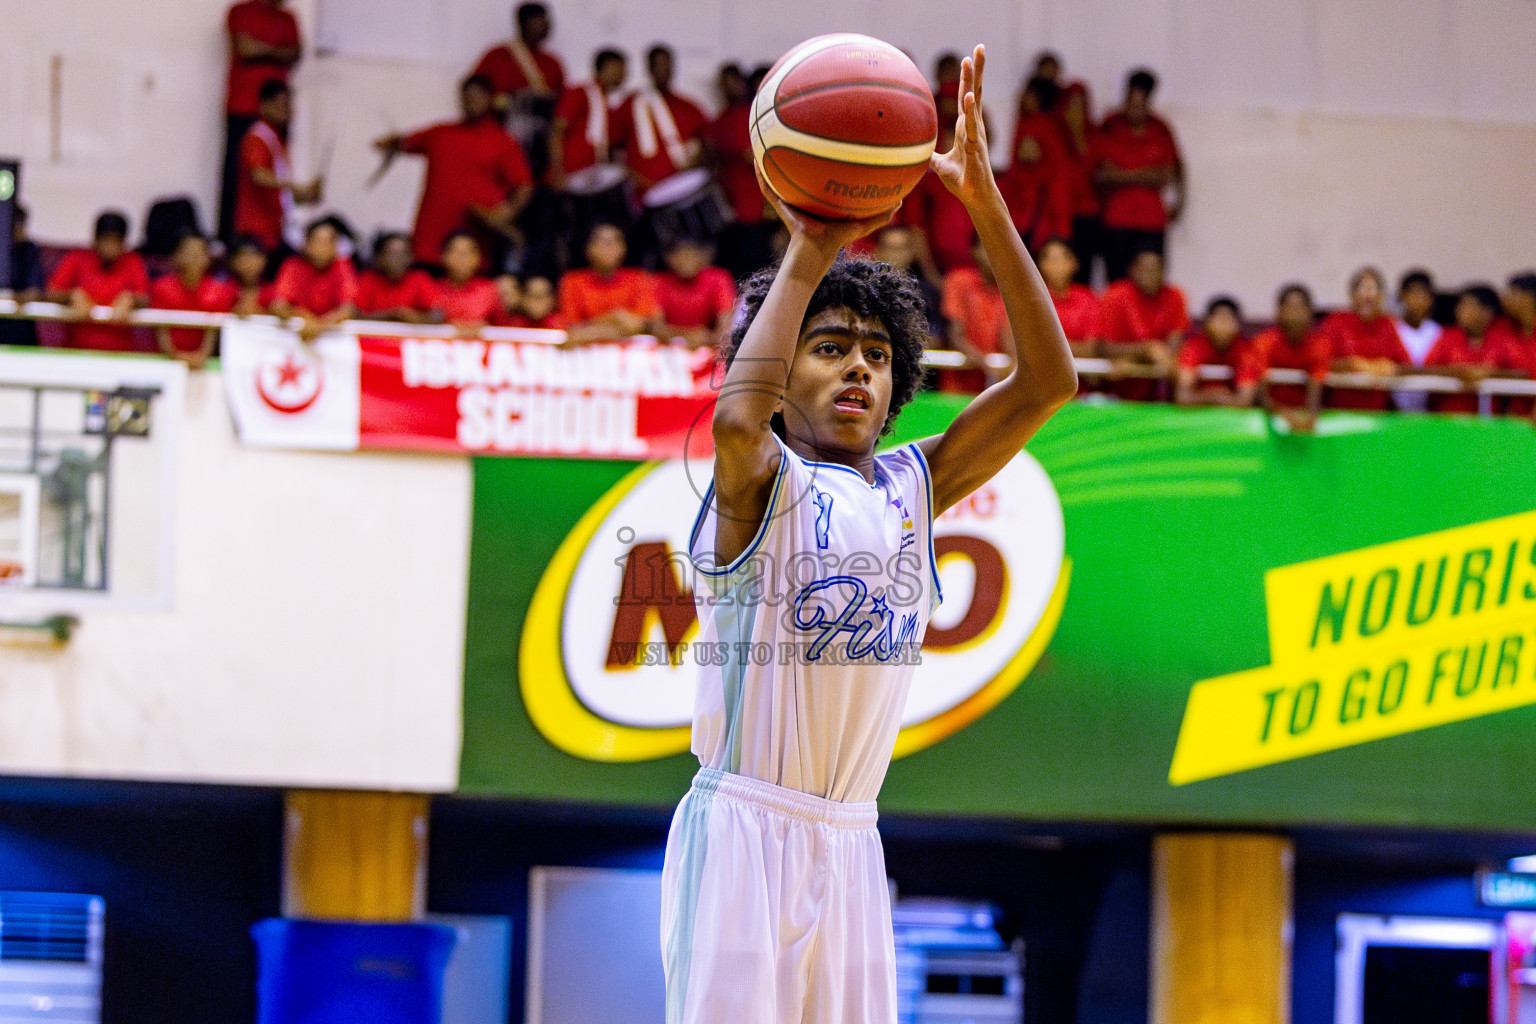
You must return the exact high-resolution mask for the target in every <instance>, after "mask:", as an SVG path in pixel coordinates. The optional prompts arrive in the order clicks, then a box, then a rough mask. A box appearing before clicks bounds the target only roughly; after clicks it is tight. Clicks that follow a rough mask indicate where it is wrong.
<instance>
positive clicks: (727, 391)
mask: <svg viewBox="0 0 1536 1024" xmlns="http://www.w3.org/2000/svg"><path fill="white" fill-rule="evenodd" d="M758 183H759V185H763V183H762V179H761V177H759V179H758ZM763 194H764V195H765V196H767V198H768V201H769V202H770V203H771V204H772V205H773V207H774V209H775V210H777V211H778V214H779V218H780V219H781V220H782V221H783V222H784V224H785V225H786V226H787V227H788V228H789V232H790V237H789V248H788V249H787V250H785V253H784V260H783V262H782V263H780V264H779V269H778V272H777V274H775V276H774V279H773V285H772V286H771V287H770V288H769V289H768V295H767V297H765V298H764V299H763V304H762V307H761V308H760V309H759V310H758V312H757V316H756V317H754V318H753V320H752V323H751V324H750V325H749V326H748V327H747V333H746V336H745V337H743V338H742V342H741V347H740V348H738V349H737V350H736V356H735V358H734V359H733V360H732V361H731V365H730V369H728V370H727V371H726V374H725V381H724V383H723V384H722V385H721V388H720V397H719V398H718V399H717V400H716V402H715V416H714V421H713V424H712V433H713V434H714V441H715V503H716V508H715V511H716V518H717V522H718V524H719V525H718V527H717V530H716V533H715V557H716V558H717V559H719V562H720V564H724V563H726V562H729V561H731V560H733V559H735V558H736V556H737V555H739V554H741V552H743V551H745V550H746V548H747V545H749V544H751V543H752V538H753V537H754V536H755V535H756V534H757V530H758V527H759V526H760V525H761V524H762V521H763V513H764V512H765V511H766V510H767V508H768V499H769V497H770V495H771V492H772V489H773V478H774V474H775V473H776V472H777V470H778V467H779V458H780V451H779V446H778V443H777V442H776V441H775V440H774V438H773V428H772V426H771V425H770V423H771V421H772V419H773V414H774V413H776V412H778V411H779V409H780V407H781V406H782V405H783V403H784V390H785V388H786V386H787V385H788V383H789V371H790V367H791V365H792V364H793V363H794V361H795V352H796V350H797V349H798V347H799V343H800V328H801V326H802V325H803V324H804V323H805V312H806V310H807V309H809V308H810V304H811V296H812V295H814V294H815V292H816V288H817V287H818V286H819V285H820V284H821V279H822V278H824V277H826V275H827V271H828V270H830V269H831V267H832V264H833V262H834V261H836V259H837V254H838V251H839V250H841V249H842V248H843V246H845V245H847V244H848V243H849V242H852V241H854V240H856V239H858V238H861V237H863V236H864V235H867V234H869V233H870V232H871V231H876V230H878V229H880V228H881V227H883V226H885V225H886V224H888V223H890V220H891V217H892V216H894V215H895V212H896V211H895V210H894V209H892V210H890V211H888V212H887V213H884V214H881V215H880V216H878V217H872V218H869V219H866V220H856V221H824V220H819V219H817V218H814V217H810V216H808V215H806V214H803V213H800V212H799V211H797V210H794V209H792V208H790V207H788V206H785V205H784V203H783V202H782V201H781V200H779V198H778V197H777V196H775V195H774V194H773V192H772V190H771V189H769V188H767V187H766V186H763Z"/></svg>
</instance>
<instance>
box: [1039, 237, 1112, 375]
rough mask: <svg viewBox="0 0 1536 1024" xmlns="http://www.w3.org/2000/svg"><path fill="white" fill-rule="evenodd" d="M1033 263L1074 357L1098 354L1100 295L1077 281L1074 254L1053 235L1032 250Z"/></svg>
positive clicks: (1065, 243) (1100, 331) (1061, 240)
mask: <svg viewBox="0 0 1536 1024" xmlns="http://www.w3.org/2000/svg"><path fill="white" fill-rule="evenodd" d="M1035 264H1036V265H1037V266H1038V267H1039V268H1040V276H1041V277H1043V278H1045V286H1046V287H1047V288H1049V289H1050V292H1051V301H1052V302H1054V303H1055V304H1056V319H1058V320H1060V321H1061V329H1062V332H1063V333H1064V334H1066V336H1067V342H1068V343H1069V344H1070V345H1071V346H1072V354H1073V355H1074V356H1083V357H1092V356H1096V355H1098V354H1099V336H1100V334H1101V333H1102V329H1101V325H1100V324H1099V297H1098V296H1097V295H1095V294H1093V292H1092V290H1091V289H1089V288H1088V286H1087V285H1082V284H1078V283H1077V282H1076V278H1077V254H1076V253H1075V252H1073V251H1072V246H1071V245H1069V244H1067V242H1066V240H1065V239H1061V238H1052V239H1050V240H1049V241H1047V242H1046V243H1045V244H1044V245H1042V246H1041V247H1040V249H1039V251H1037V252H1036V253H1035Z"/></svg>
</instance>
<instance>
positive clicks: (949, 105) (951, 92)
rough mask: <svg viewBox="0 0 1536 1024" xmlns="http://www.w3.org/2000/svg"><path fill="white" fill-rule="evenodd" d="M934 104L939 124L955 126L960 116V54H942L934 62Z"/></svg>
mask: <svg viewBox="0 0 1536 1024" xmlns="http://www.w3.org/2000/svg"><path fill="white" fill-rule="evenodd" d="M933 103H934V106H935V107H936V108H937V109H938V112H939V124H954V123H955V120H956V119H957V118H958V117H959V116H960V55H959V54H957V53H941V54H939V56H938V59H937V60H935V61H934V62H933ZM939 152H941V153H942V152H945V151H944V150H942V149H941V150H939Z"/></svg>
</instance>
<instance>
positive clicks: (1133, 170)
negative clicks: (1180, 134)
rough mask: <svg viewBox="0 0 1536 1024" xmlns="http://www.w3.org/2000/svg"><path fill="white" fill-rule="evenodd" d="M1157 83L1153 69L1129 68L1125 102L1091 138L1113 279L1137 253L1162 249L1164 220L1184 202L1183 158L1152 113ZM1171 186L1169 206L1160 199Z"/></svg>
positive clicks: (1106, 254) (1106, 256)
mask: <svg viewBox="0 0 1536 1024" xmlns="http://www.w3.org/2000/svg"><path fill="white" fill-rule="evenodd" d="M1156 88H1157V77H1156V76H1155V75H1153V74H1152V72H1150V71H1148V70H1147V69H1145V68H1139V69H1137V70H1136V71H1133V72H1131V75H1130V77H1129V78H1127V79H1126V83H1125V105H1124V106H1123V107H1122V108H1121V109H1120V110H1119V111H1117V112H1115V113H1113V114H1111V115H1109V117H1107V118H1105V119H1104V124H1103V125H1101V126H1100V128H1099V131H1098V134H1097V135H1096V136H1095V137H1094V142H1093V147H1092V152H1093V165H1094V180H1095V181H1096V182H1097V183H1098V185H1099V188H1100V189H1101V190H1102V194H1103V197H1104V202H1103V210H1102V213H1101V214H1100V219H1101V221H1102V224H1103V234H1102V242H1103V247H1104V267H1105V271H1106V273H1107V275H1108V277H1109V280H1111V281H1118V280H1119V279H1120V278H1122V277H1124V276H1125V274H1126V271H1127V268H1128V267H1129V266H1130V263H1131V259H1132V257H1134V256H1135V254H1136V253H1138V252H1140V251H1142V250H1144V249H1155V250H1156V251H1157V252H1158V253H1166V251H1167V250H1166V240H1167V232H1168V225H1169V224H1170V223H1171V222H1172V221H1174V220H1177V219H1178V216H1179V213H1180V212H1181V210H1182V208H1183V205H1184V172H1183V161H1182V159H1181V158H1180V156H1179V147H1178V144H1177V143H1176V142H1175V141H1174V137H1173V129H1171V128H1169V127H1168V125H1167V123H1166V122H1164V121H1163V120H1162V119H1161V118H1159V117H1158V116H1157V115H1155V114H1153V113H1152V108H1151V100H1152V93H1153V91H1154V90H1155V89H1156ZM1169 188H1172V189H1174V190H1175V193H1176V195H1177V198H1176V199H1175V200H1174V201H1173V203H1172V204H1171V205H1170V204H1168V203H1166V202H1165V201H1164V199H1163V193H1164V190H1166V189H1169Z"/></svg>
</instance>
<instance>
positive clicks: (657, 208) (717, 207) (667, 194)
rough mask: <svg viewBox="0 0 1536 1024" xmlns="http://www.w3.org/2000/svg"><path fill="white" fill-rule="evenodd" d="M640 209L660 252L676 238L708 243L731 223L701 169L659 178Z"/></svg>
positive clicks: (725, 207)
mask: <svg viewBox="0 0 1536 1024" xmlns="http://www.w3.org/2000/svg"><path fill="white" fill-rule="evenodd" d="M641 205H643V206H644V207H645V219H646V222H647V223H648V224H649V225H650V227H651V234H652V235H653V236H654V237H655V239H656V244H657V246H658V247H659V248H660V251H661V252H666V251H667V249H669V248H671V246H672V244H673V243H674V242H676V241H677V240H678V239H680V238H697V239H701V240H704V241H712V240H713V239H714V238H715V236H716V235H718V234H719V233H720V229H721V228H723V227H725V226H726V225H727V224H730V223H731V222H732V221H733V220H734V219H735V218H734V216H733V215H732V213H731V207H730V204H729V203H727V202H726V201H725V196H724V195H723V194H722V193H721V192H720V189H719V187H718V186H716V185H715V182H714V179H713V178H711V177H710V176H709V172H708V171H705V170H702V169H694V170H689V171H678V172H677V173H676V174H674V175H672V176H670V177H667V178H663V179H662V180H661V181H658V182H657V183H656V184H654V185H652V186H651V187H650V188H649V189H647V190H646V193H645V196H644V197H643V198H642V200H641Z"/></svg>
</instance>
